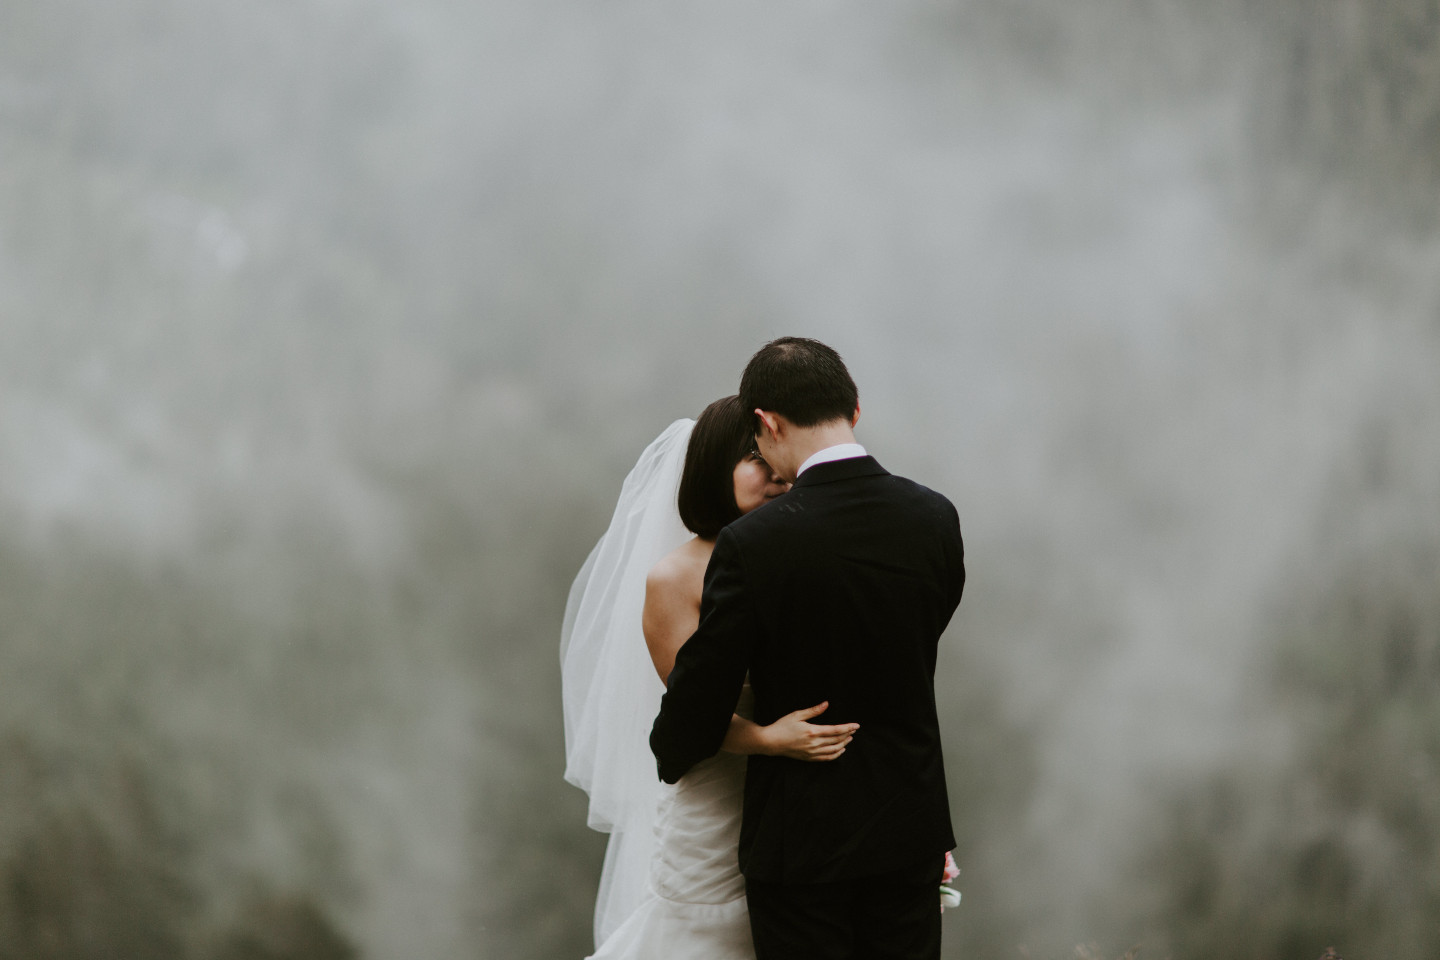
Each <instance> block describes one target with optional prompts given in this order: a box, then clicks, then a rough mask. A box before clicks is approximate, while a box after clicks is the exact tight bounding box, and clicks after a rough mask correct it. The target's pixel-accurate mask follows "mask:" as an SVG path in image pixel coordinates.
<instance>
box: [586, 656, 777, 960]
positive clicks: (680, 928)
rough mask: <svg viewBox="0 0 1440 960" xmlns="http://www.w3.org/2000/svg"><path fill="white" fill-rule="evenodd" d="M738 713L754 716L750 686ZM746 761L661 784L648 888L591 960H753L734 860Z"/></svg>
mask: <svg viewBox="0 0 1440 960" xmlns="http://www.w3.org/2000/svg"><path fill="white" fill-rule="evenodd" d="M736 712H737V713H739V714H740V715H741V716H746V717H748V716H749V715H750V688H749V686H748V685H747V686H746V687H745V691H744V693H743V694H742V696H741V700H740V703H739V704H738V705H737V707H736ZM744 794H745V758H744V757H742V756H737V755H736V754H731V753H723V752H722V753H718V754H716V755H715V756H713V757H711V758H710V759H709V760H706V761H704V762H702V763H699V764H696V765H695V766H694V767H692V768H691V769H690V771H689V772H688V773H686V774H685V776H683V777H681V778H680V782H679V783H676V784H675V785H674V786H671V785H669V784H662V785H661V787H660V799H659V803H658V804H657V811H656V817H655V853H654V856H653V857H652V858H651V861H650V883H649V890H648V891H647V892H646V894H645V897H644V899H643V900H642V901H641V903H640V906H639V907H637V908H636V909H635V912H634V913H632V914H630V916H629V917H628V918H627V919H626V920H625V922H624V923H622V924H621V925H620V927H619V929H617V930H616V931H615V932H614V933H613V934H611V935H610V936H609V937H608V938H607V939H606V940H605V942H604V943H603V944H601V945H600V949H598V950H597V951H596V952H595V954H594V958H593V960H755V945H754V943H753V942H752V941H751V939H750V916H749V914H748V913H747V911H746V908H745V879H744V877H742V876H741V875H740V867H739V865H738V863H737V862H736V859H735V856H736V855H735V850H736V845H737V844H738V843H739V840H740V807H741V802H742V800H743V799H744Z"/></svg>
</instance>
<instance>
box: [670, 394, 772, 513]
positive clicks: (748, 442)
mask: <svg viewBox="0 0 1440 960" xmlns="http://www.w3.org/2000/svg"><path fill="white" fill-rule="evenodd" d="M754 450H755V418H754V416H753V415H751V414H747V413H746V412H745V410H744V408H743V407H741V406H740V398H739V397H734V396H731V397H721V398H720V399H719V400H716V401H715V402H714V403H712V404H710V406H708V407H706V408H705V409H704V411H703V412H701V414H700V416H698V417H696V418H695V427H694V429H692V430H691V431H690V445H689V447H687V448H686V450H685V469H684V470H683V471H682V472H681V474H680V497H679V506H680V522H681V523H683V524H685V528H686V529H687V530H689V531H690V532H691V533H693V534H695V535H696V536H697V537H700V538H702V539H705V540H714V539H715V537H716V535H718V534H719V533H720V530H721V528H722V527H724V526H725V525H726V524H727V523H729V522H730V521H732V520H736V519H739V517H740V507H739V505H738V504H736V503H735V465H736V464H737V463H739V462H740V461H741V460H744V459H745V458H746V457H748V456H749V455H750V454H751V453H752V452H753V451H754Z"/></svg>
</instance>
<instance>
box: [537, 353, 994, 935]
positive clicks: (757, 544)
mask: <svg viewBox="0 0 1440 960" xmlns="http://www.w3.org/2000/svg"><path fill="white" fill-rule="evenodd" d="M859 415H860V407H859V397H858V393H857V391H856V388H855V383H854V381H853V380H852V379H851V377H850V374H849V372H848V371H847V370H846V369H845V365H844V363H843V361H842V360H841V359H840V356H839V355H838V354H836V352H835V351H834V350H832V349H830V348H829V347H827V346H825V345H824V344H822V343H819V342H817V341H815V340H808V339H803V338H796V337H785V338H782V339H779V340H776V341H774V342H772V343H770V344H767V345H766V346H765V347H763V348H762V349H761V350H760V351H759V352H758V353H756V354H755V356H754V357H753V358H752V359H751V360H750V362H749V364H748V365H747V366H746V368H745V372H744V375H743V376H742V378H741V381H740V392H739V396H738V397H726V398H724V399H721V400H717V401H716V402H715V403H712V404H711V405H710V406H709V407H707V408H706V409H705V411H704V412H703V413H702V414H701V415H700V417H699V419H698V420H697V421H695V422H694V423H693V424H692V423H691V422H690V421H688V420H682V421H677V422H676V423H675V424H672V425H671V426H670V427H669V428H668V429H667V430H666V431H665V432H664V433H663V434H661V436H660V437H659V438H658V439H657V440H656V441H655V442H654V443H652V444H651V445H650V447H648V448H647V449H646V451H645V453H644V454H643V455H642V456H641V458H640V461H639V462H638V463H637V464H636V466H635V468H634V470H632V471H631V473H630V475H629V477H627V478H626V481H625V485H624V487H623V488H622V490H621V495H620V502H619V504H618V505H617V507H616V510H615V515H614V518H613V520H612V522H611V525H610V528H609V530H607V532H606V534H605V536H604V537H603V538H602V539H601V541H600V543H599V544H597V545H596V547H595V550H594V551H593V552H592V553H591V555H590V557H589V559H588V560H587V561H586V563H585V566H584V568H582V570H581V572H580V575H579V576H578V577H577V578H576V581H575V585H574V587H573V588H572V590H571V594H570V601H569V604H568V605H567V607H566V617H565V627H564V634H563V638H562V648H561V656H562V666H563V680H564V696H565V733H566V760H567V766H566V778H567V779H568V780H570V781H571V782H572V783H575V784H577V785H579V786H581V787H583V788H584V789H585V790H586V791H587V792H588V793H589V794H590V825H591V826H592V827H595V828H597V829H602V830H607V831H609V832H610V833H611V839H610V844H609V847H608V848H607V851H606V857H605V867H604V872H603V875H602V878H601V889H600V894H599V898H598V900H597V903H596V911H595V935H596V943H597V951H596V953H595V954H594V956H595V957H596V958H603V960H612V958H613V960H650V958H654V960H661V958H663V960H690V958H693V960H797V958H815V960H830V958H835V960H842V958H844V960H871V958H895V960H900V958H905V960H911V958H915V960H919V958H929V960H934V958H938V957H939V955H940V909H939V895H940V894H939V886H940V881H941V873H942V869H943V868H944V866H945V864H946V853H947V851H949V850H950V849H951V848H952V847H953V846H954V844H955V839H954V835H953V833H952V831H951V826H950V811H949V805H948V801H947V798H946V791H945V772H944V766H943V762H942V758H941V749H940V729H939V722H938V720H937V717H936V707H935V690H934V676H935V658H936V650H937V643H938V640H939V638H940V634H941V633H942V632H943V631H944V629H945V626H946V624H947V623H948V622H949V621H950V617H951V615H952V614H953V613H954V611H955V608H956V606H957V605H958V604H959V602H960V594H961V591H962V589H963V588H964V584H965V566H964V547H963V545H962V543H961V539H960V523H959V517H958V515H957V514H956V512H955V508H954V507H953V506H952V505H951V504H950V502H949V501H948V500H947V499H945V497H943V496H941V495H940V494H938V493H935V492H934V491H932V490H929V489H926V488H925V487H923V486H921V485H919V484H917V483H914V482H912V481H910V480H906V479H903V478H901V477H897V476H894V475H892V474H890V473H888V472H886V471H885V469H884V468H883V467H881V466H880V464H879V463H877V462H876V461H875V459H874V458H873V457H870V456H868V455H866V452H865V450H864V448H863V447H861V446H860V445H859V444H857V443H856V442H855V437H854V433H853V428H854V425H855V423H856V421H857V420H858V418H859ZM657 711H658V715H657ZM647 731H648V734H649V737H648V744H649V751H646V749H645V747H646V732H647ZM650 753H653V759H652V758H651V756H650V755H649V754H650ZM656 761H658V766H659V778H658V780H657V778H656V776H655V763H656ZM659 781H663V783H660V782H659Z"/></svg>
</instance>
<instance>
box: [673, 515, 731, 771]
mask: <svg viewBox="0 0 1440 960" xmlns="http://www.w3.org/2000/svg"><path fill="white" fill-rule="evenodd" d="M756 630H757V622H756V619H755V614H754V605H753V603H752V600H751V598H750V597H749V596H748V595H747V594H746V591H745V576H744V568H743V566H742V564H741V560H740V552H739V549H738V548H737V547H736V544H735V540H734V537H733V536H731V535H730V533H729V531H728V530H722V531H720V536H719V537H717V538H716V540H715V550H714V552H713V553H711V555H710V564H709V566H708V567H706V568H705V591H704V593H703V594H702V595H701V598H700V625H699V627H698V628H697V629H696V630H695V633H693V634H692V635H691V636H690V639H689V640H686V641H685V643H684V645H682V646H681V647H680V650H679V652H678V653H677V654H676V655H675V667H674V669H672V670H671V671H670V680H669V684H668V688H667V689H666V691H665V696H664V697H663V698H662V699H661V701H660V714H659V716H657V717H656V718H655V725H654V726H653V727H652V728H651V731H650V750H651V752H652V753H654V754H655V759H656V761H657V763H658V766H659V772H660V779H661V780H664V781H665V782H666V783H674V782H676V781H677V780H679V779H680V778H681V777H682V776H684V775H685V772H686V771H687V770H689V769H690V768H691V767H693V766H694V765H695V764H697V763H699V762H700V761H701V760H705V759H707V758H709V757H712V756H714V755H715V753H716V752H717V751H719V749H720V744H721V742H723V741H724V739H725V733H726V731H727V730H728V729H729V728H730V717H731V715H732V714H733V713H734V712H735V703H736V701H737V700H739V699H740V689H741V687H742V686H743V685H744V683H745V672H746V670H747V669H748V668H749V666H750V651H751V646H752V644H753V643H754V638H755V635H756Z"/></svg>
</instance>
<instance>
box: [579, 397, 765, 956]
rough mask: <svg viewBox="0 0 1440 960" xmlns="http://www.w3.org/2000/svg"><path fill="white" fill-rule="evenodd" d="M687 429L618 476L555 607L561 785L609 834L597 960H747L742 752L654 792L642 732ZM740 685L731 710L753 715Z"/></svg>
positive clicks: (655, 707)
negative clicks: (652, 577)
mask: <svg viewBox="0 0 1440 960" xmlns="http://www.w3.org/2000/svg"><path fill="white" fill-rule="evenodd" d="M693 426H694V422H693V421H690V420H677V421H676V422H675V423H672V424H671V425H670V426H669V427H668V428H667V429H666V430H665V431H664V432H663V433H662V434H661V435H660V436H659V437H658V438H656V440H655V441H654V442H653V443H651V444H650V446H649V447H647V448H646V449H645V452H644V453H643V454H641V456H640V459H639V461H638V462H637V463H636V464H635V467H634V469H633V470H631V471H630V474H629V476H627V477H626V478H625V483H624V486H623V487H622V488H621V491H620V499H619V502H618V503H617V504H616V507H615V513H614V515H613V517H612V518H611V521H610V527H609V529H608V530H606V532H605V535H604V536H603V537H601V539H600V542H599V543H597V544H596V545H595V549H594V550H593V551H591V553H590V557H589V558H588V559H587V560H586V561H585V565H584V566H583V567H582V568H581V570H580V573H579V574H578V575H577V576H576V578H575V583H574V585H573V586H572V587H571V589H570V598H569V601H568V602H567V604H566V607H565V625H564V628H563V629H562V633H561V641H560V659H561V676H562V686H563V694H564V696H563V699H564V707H565V760H566V763H565V779H566V780H568V781H569V782H571V783H573V784H575V785H576V786H578V787H580V788H581V789H583V790H585V792H586V793H588V794H589V796H590V809H589V821H588V822H589V825H590V826H591V827H592V828H594V829H596V830H603V831H605V832H607V833H609V834H610V843H609V846H608V847H607V848H606V851H605V866H604V870H603V872H602V874H601V878H600V889H599V892H598V894H597V895H596V901H595V943H596V945H597V950H596V952H595V954H594V955H593V957H594V958H595V960H755V948H754V946H753V944H752V942H751V939H750V921H749V915H748V913H747V910H746V905H745V881H744V879H743V878H742V877H741V875H740V869H739V865H738V862H737V853H736V850H737V845H738V842H739V836H740V809H741V801H742V797H743V793H744V788H745V758H744V757H741V756H736V755H733V754H727V753H720V754H717V755H716V756H714V757H711V758H710V759H709V760H706V761H705V762H703V763H700V764H697V765H696V766H695V767H694V768H692V769H691V770H690V771H689V772H688V773H686V774H685V776H683V777H681V778H680V782H679V783H677V784H675V785H673V786H670V785H666V784H662V783H661V782H660V780H659V777H658V776H657V775H656V770H655V760H654V758H653V757H652V756H651V755H650V748H649V734H650V725H651V723H652V722H653V721H654V719H655V715H656V714H657V713H658V712H659V710H660V698H661V696H662V695H663V694H664V692H665V687H664V684H662V683H661V682H660V679H659V677H657V676H656V675H655V668H654V665H653V664H652V663H651V662H650V657H649V654H648V652H647V651H646V649H645V639H644V635H643V633H642V632H641V629H640V615H641V610H642V608H643V606H644V599H645V576H646V574H647V573H648V572H649V570H650V568H651V567H652V566H654V565H655V563H656V562H657V561H659V560H660V558H661V557H663V556H665V555H666V554H667V553H669V552H670V551H671V550H673V549H675V548H676V547H678V546H679V545H680V544H682V543H684V542H685V541H686V540H688V539H689V538H690V536H691V535H690V533H689V531H687V530H686V529H685V528H684V526H683V525H682V524H681V523H680V517H679V512H678V509H677V507H676V493H677V491H678V488H679V483H680V473H681V468H682V467H683V466H684V460H685V449H686V446H687V445H688V442H689V436H690V430H691V428H692V427H693ZM749 700H750V693H749V688H748V686H747V687H746V689H745V691H744V693H743V694H742V696H741V702H740V703H739V704H737V706H736V710H737V712H739V713H741V714H742V715H745V716H748V715H749V712H750V703H749Z"/></svg>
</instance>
